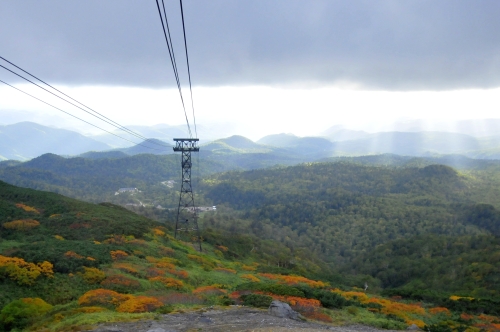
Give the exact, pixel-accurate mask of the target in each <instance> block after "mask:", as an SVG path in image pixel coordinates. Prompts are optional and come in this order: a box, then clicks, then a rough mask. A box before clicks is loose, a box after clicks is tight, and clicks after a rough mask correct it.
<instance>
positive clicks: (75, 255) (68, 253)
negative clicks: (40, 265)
mask: <svg viewBox="0 0 500 332" xmlns="http://www.w3.org/2000/svg"><path fill="white" fill-rule="evenodd" d="M64 256H65V257H69V258H78V259H82V258H85V257H83V256H82V255H78V254H77V253H76V252H74V251H66V252H65V253H64Z"/></svg>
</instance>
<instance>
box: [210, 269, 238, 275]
mask: <svg viewBox="0 0 500 332" xmlns="http://www.w3.org/2000/svg"><path fill="white" fill-rule="evenodd" d="M214 271H219V272H224V273H231V274H236V270H233V269H226V268H224V267H216V268H215V269H214Z"/></svg>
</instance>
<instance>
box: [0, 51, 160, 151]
mask: <svg viewBox="0 0 500 332" xmlns="http://www.w3.org/2000/svg"><path fill="white" fill-rule="evenodd" d="M0 58H2V57H0ZM2 59H3V60H4V61H7V60H5V59H4V58H2ZM7 62H9V61H7ZM9 63H11V62H9ZM12 65H13V66H15V67H17V68H19V67H18V66H16V65H14V64H12ZM0 67H2V68H4V69H5V70H8V71H9V72H11V73H13V74H14V75H16V76H18V77H20V78H22V79H24V80H26V81H28V82H30V83H31V84H33V85H36V86H37V87H39V88H40V89H43V90H45V91H46V92H48V93H50V94H52V95H54V96H56V97H57V98H59V99H61V100H63V101H65V102H67V103H69V104H71V105H73V106H75V107H77V108H79V109H81V110H82V111H84V112H86V113H88V114H90V115H92V116H93V117H96V118H98V119H99V120H101V121H104V122H106V123H108V124H110V125H112V126H113V127H115V128H118V129H121V130H123V129H122V128H125V127H123V126H120V125H119V124H117V125H115V124H114V123H116V122H114V121H113V120H109V121H108V120H105V119H107V118H106V117H105V116H104V115H102V114H100V113H99V112H96V111H93V110H92V111H93V112H95V113H97V114H99V115H101V116H102V117H104V118H105V119H103V118H101V117H100V116H98V115H95V114H92V113H90V112H89V111H87V110H85V109H83V108H82V107H80V106H78V105H75V104H74V103H72V102H70V101H68V100H66V99H64V98H62V97H61V96H58V95H57V94H55V93H53V92H52V91H49V90H47V89H45V88H44V87H42V86H40V85H38V84H37V83H35V82H33V81H31V80H29V79H27V78H26V77H24V76H22V75H20V74H18V73H16V72H14V71H12V70H10V69H9V68H7V67H5V66H2V65H0ZM19 69H21V68H19ZM21 70H22V71H24V72H26V71H25V70H23V69H21ZM26 73H27V74H28V75H30V76H33V77H35V76H34V75H31V74H30V73H28V72H26ZM35 78H36V79H37V80H39V81H41V82H43V81H42V80H40V79H39V78H37V77H35ZM43 83H44V84H47V85H49V84H48V83H45V82H43ZM49 86H50V87H52V86H51V85H49ZM52 88H53V89H54V90H56V91H58V92H60V91H59V90H57V89H55V88H54V87H52ZM61 93H62V92H61ZM63 94H64V93H63ZM64 95H65V94H64ZM68 98H70V99H73V98H71V97H69V96H68ZM75 101H76V102H77V103H79V104H81V105H83V104H82V103H80V102H78V101H77V100H75ZM83 106H85V105H83ZM85 107H87V106H85ZM87 108H88V107H87ZM113 122H114V123H113ZM126 132H127V133H129V134H131V135H133V136H135V137H137V138H140V139H143V140H148V138H146V137H144V136H142V135H139V134H137V133H135V132H133V131H131V130H128V131H126ZM152 143H154V144H156V145H160V146H163V147H167V146H166V145H163V144H159V143H157V142H152Z"/></svg>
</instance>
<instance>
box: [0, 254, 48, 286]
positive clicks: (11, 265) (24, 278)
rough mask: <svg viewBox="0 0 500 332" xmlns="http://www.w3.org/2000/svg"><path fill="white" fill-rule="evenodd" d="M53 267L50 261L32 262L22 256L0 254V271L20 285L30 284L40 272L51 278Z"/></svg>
mask: <svg viewBox="0 0 500 332" xmlns="http://www.w3.org/2000/svg"><path fill="white" fill-rule="evenodd" d="M53 268H54V266H53V265H52V263H50V262H47V261H44V262H42V263H38V264H34V263H28V262H26V261H25V260H24V259H22V258H17V257H6V256H2V255H0V273H1V274H4V275H6V276H8V277H9V278H10V279H12V280H14V281H16V282H17V283H18V284H20V285H32V284H33V283H34V282H35V280H36V279H37V278H38V277H39V276H40V275H41V274H44V275H45V276H46V277H48V278H51V277H52V276H53V275H54V271H53Z"/></svg>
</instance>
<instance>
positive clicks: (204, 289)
mask: <svg viewBox="0 0 500 332" xmlns="http://www.w3.org/2000/svg"><path fill="white" fill-rule="evenodd" d="M193 294H207V295H221V294H226V291H225V290H223V289H220V288H219V287H217V286H214V285H211V286H201V287H198V288H196V289H195V290H194V291H193Z"/></svg>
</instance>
